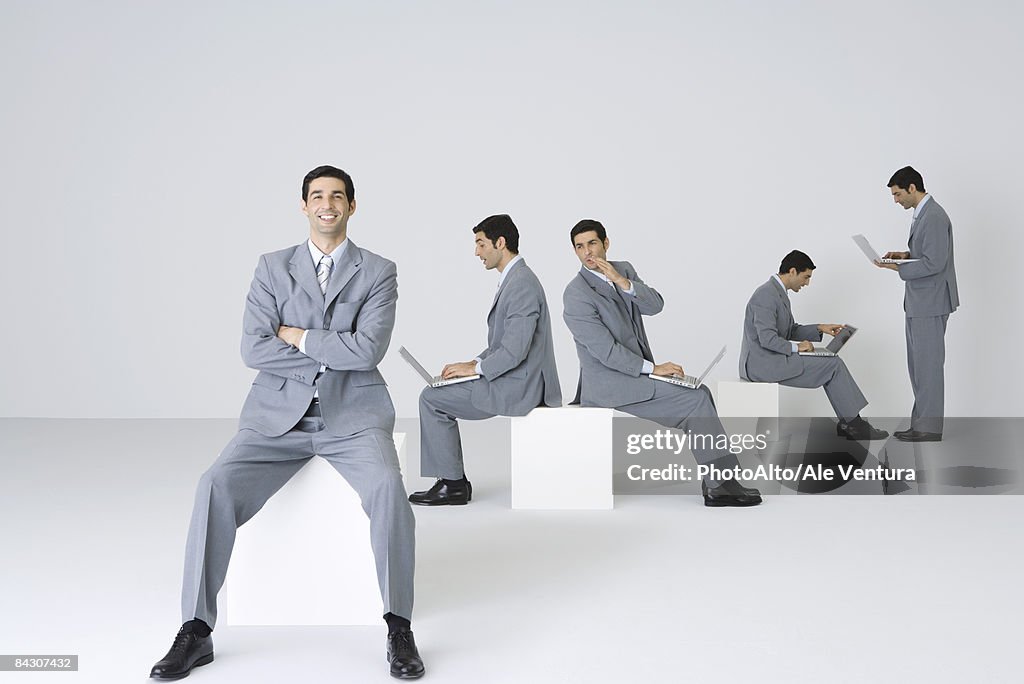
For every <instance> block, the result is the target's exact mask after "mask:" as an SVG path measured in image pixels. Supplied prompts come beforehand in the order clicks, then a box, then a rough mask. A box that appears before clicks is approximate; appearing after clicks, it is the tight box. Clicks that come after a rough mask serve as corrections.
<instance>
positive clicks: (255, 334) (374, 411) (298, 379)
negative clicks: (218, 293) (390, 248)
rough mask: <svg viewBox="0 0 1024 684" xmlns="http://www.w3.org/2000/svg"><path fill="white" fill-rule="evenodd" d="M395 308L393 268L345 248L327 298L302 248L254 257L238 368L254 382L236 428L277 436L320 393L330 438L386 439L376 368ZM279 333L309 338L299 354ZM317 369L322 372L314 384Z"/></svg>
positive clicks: (387, 411)
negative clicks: (298, 331) (292, 331)
mask: <svg viewBox="0 0 1024 684" xmlns="http://www.w3.org/2000/svg"><path fill="white" fill-rule="evenodd" d="M397 300H398V275H397V270H396V268H395V264H394V263H392V262H390V261H388V260H387V259H384V258H382V257H380V256H377V255H376V254H374V253H373V252H369V251H367V250H365V249H360V248H359V247H356V246H355V244H354V243H352V241H351V240H350V241H349V245H348V247H347V248H346V249H345V253H344V255H343V256H342V258H341V259H340V260H339V261H338V263H337V264H335V266H334V272H333V273H332V274H331V279H330V281H329V283H328V289H327V294H326V296H324V295H323V294H322V293H321V292H320V285H319V284H318V283H317V279H316V268H315V267H314V265H313V260H312V258H310V255H309V249H308V247H307V245H306V243H305V242H303V243H302V244H300V245H297V246H295V247H289V248H287V249H282V250H281V251H279V252H272V253H270V254H264V255H263V256H261V257H260V260H259V263H258V264H257V265H256V274H255V276H254V277H253V281H252V286H251V287H250V288H249V296H248V297H247V298H246V302H245V316H244V317H243V323H242V360H243V361H244V362H245V365H247V366H249V367H250V368H255V369H256V370H258V371H259V374H258V375H257V376H256V379H255V380H254V381H253V384H252V389H251V390H250V391H249V396H248V397H247V398H246V400H245V405H244V406H243V407H242V415H241V417H240V419H239V427H240V428H250V429H253V430H256V431H258V432H260V433H261V434H264V435H267V436H269V437H276V436H278V435H282V434H284V433H285V432H287V431H288V430H290V429H291V428H292V427H294V426H295V424H296V423H298V422H299V420H300V419H301V418H302V416H303V414H304V413H305V411H306V409H307V408H308V407H309V403H310V401H311V400H312V398H313V392H314V390H317V389H319V392H320V410H321V413H322V414H323V418H324V423H325V425H326V429H327V430H328V431H329V432H330V433H331V434H332V435H337V436H345V435H351V434H354V433H356V432H360V431H361V430H365V429H367V428H381V429H383V430H387V431H388V432H391V431H392V430H393V429H394V423H395V408H394V405H393V404H392V403H391V396H390V395H389V394H388V389H387V386H386V385H385V383H384V378H383V377H382V376H381V374H380V371H378V370H377V364H378V363H380V360H381V359H382V358H384V353H385V352H386V351H387V349H388V344H389V343H390V341H391V331H392V329H393V328H394V326H395V303H396V301H397ZM280 325H289V326H294V327H297V328H303V329H305V330H308V331H309V332H308V333H307V334H306V344H305V347H306V354H303V353H302V352H300V351H299V350H298V349H296V348H295V347H292V346H291V345H289V344H286V343H285V342H284V341H282V340H281V339H280V338H278V337H277V328H278V326H280ZM321 364H324V365H326V366H327V370H326V371H325V372H324V373H323V375H322V376H321V377H320V379H319V381H316V376H317V373H318V372H319V370H320V365H321ZM314 381H316V385H315V386H314Z"/></svg>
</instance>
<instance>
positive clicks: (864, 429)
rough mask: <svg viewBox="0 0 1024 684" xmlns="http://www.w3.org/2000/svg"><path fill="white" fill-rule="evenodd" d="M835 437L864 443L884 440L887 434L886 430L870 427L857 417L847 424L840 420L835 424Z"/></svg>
mask: <svg viewBox="0 0 1024 684" xmlns="http://www.w3.org/2000/svg"><path fill="white" fill-rule="evenodd" d="M836 435H837V436H839V437H846V439H849V440H856V441H858V442H864V441H871V440H873V439H885V438H886V437H888V436H889V433H888V432H887V431H886V430H879V429H877V428H874V427H871V423H869V422H868V421H866V420H864V419H863V418H860V417H858V418H854V419H853V420H851V421H849V422H847V421H845V420H841V421H839V422H838V423H836Z"/></svg>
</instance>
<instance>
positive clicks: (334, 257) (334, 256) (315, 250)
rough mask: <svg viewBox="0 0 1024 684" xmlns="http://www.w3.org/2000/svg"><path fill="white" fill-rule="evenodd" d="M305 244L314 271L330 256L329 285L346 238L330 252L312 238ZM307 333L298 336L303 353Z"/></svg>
mask: <svg viewBox="0 0 1024 684" xmlns="http://www.w3.org/2000/svg"><path fill="white" fill-rule="evenodd" d="M306 246H307V247H309V256H310V258H311V259H312V260H313V270H314V271H316V270H317V268H319V267H320V260H321V259H323V258H324V257H325V256H329V257H331V261H332V264H331V272H330V274H329V275H328V276H327V283H328V287H330V282H331V276H333V275H334V269H335V268H337V267H338V262H339V261H341V257H342V256H343V255H344V254H345V250H346V249H348V238H345V239H344V240H342V241H341V244H340V245H338V246H337V247H335V248H334V251H333V252H331V253H330V254H324V253H323V252H321V251H320V248H319V247H317V246H316V245H314V244H313V240H312V239H310V240H307V241H306ZM307 333H308V331H307V330H303V331H302V337H300V338H299V351H300V352H302V353H303V354H305V353H306V334H307ZM325 370H327V366H325V365H324V364H320V373H323V372H324V371H325ZM319 396H320V391H319V390H316V391H314V392H313V397H314V398H316V397H319Z"/></svg>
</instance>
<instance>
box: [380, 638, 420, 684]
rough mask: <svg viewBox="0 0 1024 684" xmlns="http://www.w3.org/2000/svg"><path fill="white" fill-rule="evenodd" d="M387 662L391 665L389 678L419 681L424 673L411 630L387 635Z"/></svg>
mask: <svg viewBox="0 0 1024 684" xmlns="http://www.w3.org/2000/svg"><path fill="white" fill-rule="evenodd" d="M388 662H389V663H390V664H391V676H392V677H396V678H398V679H419V678H420V677H422V676H423V673H424V672H426V669H425V668H424V667H423V659H422V658H420V652H419V651H418V650H416V642H415V641H414V640H413V638H412V630H411V629H400V630H398V631H397V632H391V633H390V634H388Z"/></svg>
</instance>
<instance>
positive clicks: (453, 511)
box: [0, 419, 1024, 684]
mask: <svg viewBox="0 0 1024 684" xmlns="http://www.w3.org/2000/svg"><path fill="white" fill-rule="evenodd" d="M233 431H234V421H188V420H183V421H71V420H66V421H65V420H20V419H18V420H16V419H5V420H0V539H2V540H3V543H4V546H5V548H4V551H3V554H2V557H0V558H2V562H0V582H2V584H0V587H2V588H0V615H2V617H0V653H6V654H21V653H23V654H30V653H31V654H78V655H79V656H80V671H79V672H78V673H35V674H32V675H28V674H20V673H0V681H15V682H23V681H24V682H27V681H29V680H31V681H32V682H39V681H41V682H48V681H60V682H139V683H140V684H141V682H143V681H146V679H147V675H148V672H149V668H150V666H151V665H152V664H153V662H154V661H155V660H157V659H158V658H159V657H160V656H162V655H163V653H164V652H165V651H166V650H167V648H168V646H169V645H170V642H171V639H172V637H173V635H174V632H175V631H176V629H177V627H178V626H179V624H180V619H179V616H178V591H179V586H180V573H181V562H182V550H183V549H182V547H183V543H184V536H185V531H186V527H187V523H188V516H189V512H190V510H191V505H192V492H193V488H194V486H195V482H196V479H197V478H198V477H199V475H200V473H201V472H202V471H203V470H204V469H205V468H206V466H207V465H208V464H209V463H210V462H211V461H212V460H213V459H214V458H215V457H216V455H217V453H218V452H219V450H220V448H221V447H222V446H223V444H224V443H225V442H226V441H227V440H228V439H229V438H230V436H231V435H232V434H233ZM500 432H501V426H500V425H497V426H496V425H495V423H494V422H493V421H492V422H490V423H477V424H473V425H470V426H467V428H466V429H465V430H464V436H465V444H466V451H467V454H468V472H469V474H470V477H471V479H473V482H474V501H473V503H472V504H471V505H470V506H466V507H460V508H439V509H423V508H416V509H415V512H416V517H417V523H418V535H417V545H418V560H417V562H418V571H417V608H416V615H415V619H414V629H415V632H416V638H417V642H418V643H419V646H420V651H421V653H422V655H423V657H424V660H425V662H426V665H427V675H426V678H425V679H424V681H436V682H441V681H444V682H467V683H468V682H510V683H512V682H514V683H521V682H527V681H529V682H648V681H666V682H677V681H715V682H720V681H748V680H749V681H757V682H815V683H820V682H982V681H991V682H1010V681H1018V680H1019V676H1018V673H1017V671H1016V666H1015V663H1016V661H1017V658H1016V655H1017V654H1016V653H1015V649H1016V647H1017V644H1018V642H1019V635H1020V625H1019V615H1020V614H1021V612H1022V608H1024V600H1022V596H1024V590H1022V588H1021V579H1020V578H1021V576H1022V570H1024V544H1022V541H1024V540H1022V534H1021V520H1022V516H1024V497H1021V496H1013V495H1010V496H916V495H902V496H889V497H883V496H822V497H817V496H773V497H769V498H768V500H767V501H766V503H765V504H764V505H763V506H760V507H758V508H754V509H740V510H736V509H706V508H704V507H703V506H701V505H700V501H699V499H698V497H696V496H678V497H677V496H619V497H616V501H615V510H613V511H595V512H572V513H563V512H525V511H512V510H511V509H510V506H509V502H510V493H509V483H508V466H509V463H508V453H507V445H502V444H501V443H500V442H501V440H500V439H495V434H496V433H497V434H499V435H500ZM412 441H413V442H415V436H414V435H413V439H412ZM410 456H412V457H415V450H410ZM413 484H414V485H415V483H413ZM384 635H385V630H384V627H383V624H382V625H381V626H380V627H331V628H327V627H316V628H310V627H292V628H259V627H245V628H240V627H236V628H230V627H219V628H218V629H217V631H216V633H215V640H216V645H217V650H216V657H217V659H216V661H215V662H214V663H213V664H211V665H209V666H206V667H203V668H199V669H197V670H195V671H194V672H193V674H192V675H191V678H190V679H189V680H187V681H190V682H196V683H197V684H198V683H200V682H227V683H230V682H281V681H293V682H302V683H305V682H374V681H377V682H387V681H392V680H391V679H390V677H389V676H388V674H387V664H386V662H385V659H384Z"/></svg>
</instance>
